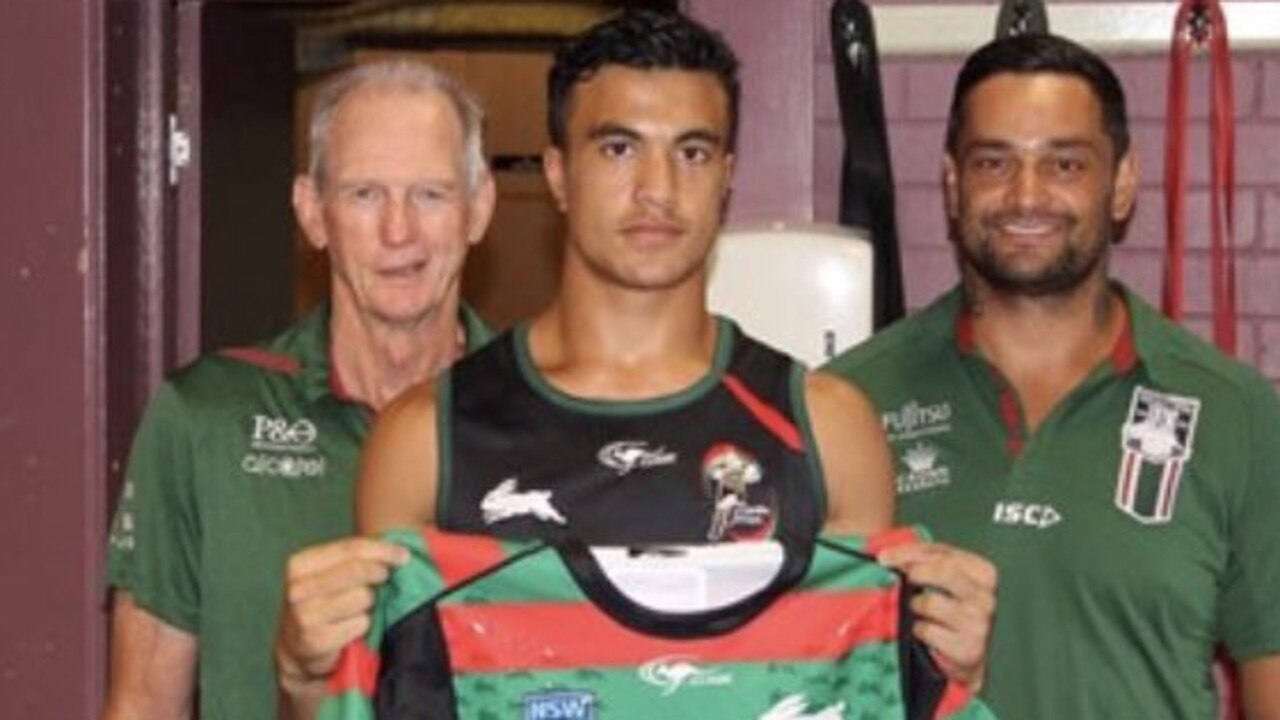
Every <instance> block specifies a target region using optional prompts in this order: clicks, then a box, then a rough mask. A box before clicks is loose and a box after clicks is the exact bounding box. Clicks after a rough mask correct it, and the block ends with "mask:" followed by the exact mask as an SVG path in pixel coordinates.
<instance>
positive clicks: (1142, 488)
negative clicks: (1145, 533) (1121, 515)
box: [1115, 386, 1200, 525]
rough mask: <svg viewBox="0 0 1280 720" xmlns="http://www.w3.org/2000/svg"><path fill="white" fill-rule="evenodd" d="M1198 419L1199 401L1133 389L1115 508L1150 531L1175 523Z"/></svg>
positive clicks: (1123, 434) (1122, 432)
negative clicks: (1175, 511) (1176, 510)
mask: <svg viewBox="0 0 1280 720" xmlns="http://www.w3.org/2000/svg"><path fill="white" fill-rule="evenodd" d="M1199 414H1200V401H1199V400H1198V399H1196V398H1191V397H1183V396H1180V395H1170V394H1169V393H1161V392H1156V391H1155V390H1151V389H1150V388H1145V387H1141V386H1139V387H1137V388H1135V389H1134V391H1133V399H1132V401H1131V402H1130V405H1129V417H1128V419H1127V420H1126V421H1125V423H1124V426H1123V427H1122V428H1121V430H1120V448H1121V450H1122V455H1121V459H1120V475H1119V477H1118V478H1117V480H1116V498H1115V503H1116V507H1118V508H1120V509H1121V510H1123V511H1125V512H1126V513H1128V514H1129V516H1131V517H1133V518H1134V519H1136V520H1138V521H1139V522H1141V523H1144V524H1148V525H1154V524H1163V523H1167V522H1169V521H1170V520H1171V519H1173V510H1174V505H1175V503H1176V501H1177V499H1178V486H1179V485H1180V484H1181V482H1182V473H1183V469H1184V468H1185V466H1186V464H1187V461H1188V460H1190V459H1191V451H1192V444H1193V442H1194V441H1195V433H1196V418H1197V417H1198V416H1199Z"/></svg>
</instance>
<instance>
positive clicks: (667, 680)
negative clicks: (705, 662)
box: [639, 655, 733, 697]
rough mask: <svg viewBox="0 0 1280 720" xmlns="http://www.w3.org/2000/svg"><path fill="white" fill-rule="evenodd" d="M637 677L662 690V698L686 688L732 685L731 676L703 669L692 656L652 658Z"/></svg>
mask: <svg viewBox="0 0 1280 720" xmlns="http://www.w3.org/2000/svg"><path fill="white" fill-rule="evenodd" d="M639 675H640V679H641V680H643V681H645V682H646V683H649V684H650V685H654V686H656V687H659V688H662V697H670V696H671V695H674V694H675V693H676V692H677V691H678V690H680V689H681V688H684V687H686V686H689V687H705V686H724V685H730V684H732V683H733V676H732V675H730V674H729V673H727V672H723V671H720V670H711V669H709V668H704V667H702V666H701V665H699V664H698V659H697V658H696V657H694V656H692V655H667V656H664V657H660V658H654V659H653V660H650V661H649V662H647V663H645V664H644V665H642V666H640V670H639Z"/></svg>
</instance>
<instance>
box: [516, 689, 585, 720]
mask: <svg viewBox="0 0 1280 720" xmlns="http://www.w3.org/2000/svg"><path fill="white" fill-rule="evenodd" d="M524 720H596V696H595V695H592V694H591V693H589V692H579V691H574V690H564V691H558V692H546V693H537V694H534V695H526V696H524Z"/></svg>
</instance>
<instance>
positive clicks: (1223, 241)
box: [1164, 0, 1236, 355]
mask: <svg viewBox="0 0 1280 720" xmlns="http://www.w3.org/2000/svg"><path fill="white" fill-rule="evenodd" d="M1197 48H1206V49H1207V50H1208V51H1209V57H1210V62H1211V76H1210V93H1211V99H1212V101H1211V103H1210V110H1209V133H1210V135H1211V139H1212V142H1211V143H1210V151H1209V152H1210V156H1209V161H1210V221H1211V223H1212V228H1211V230H1212V236H1211V239H1212V245H1211V246H1210V273H1211V285H1210V292H1211V293H1212V301H1213V306H1212V307H1213V339H1214V342H1216V343H1217V344H1218V347H1219V348H1220V349H1221V350H1222V351H1223V352H1225V353H1227V354H1229V355H1234V354H1235V352H1236V281H1235V214H1236V213H1235V92H1234V90H1233V89H1232V81H1231V50H1230V48H1229V46H1228V44H1227V21H1226V17H1225V16H1224V15H1223V12H1222V6H1221V4H1219V2H1218V0H1181V2H1179V4H1178V12H1177V16H1176V19H1175V20H1174V28H1173V48H1172V50H1171V64H1170V69H1169V108H1168V118H1167V120H1166V122H1167V125H1166V128H1165V169H1164V179H1165V184H1164V193H1165V224H1166V229H1167V232H1168V238H1167V242H1168V245H1167V246H1166V262H1165V278H1164V312H1165V314H1166V315H1168V316H1169V317H1171V318H1173V319H1174V320H1179V321H1180V320H1182V317H1183V307H1182V305H1183V303H1182V301H1183V295H1184V287H1183V261H1184V255H1185V253H1186V232H1187V228H1186V212H1185V204H1186V197H1187V167H1186V155H1187V84H1188V75H1189V71H1190V66H1191V58H1192V55H1193V53H1194V51H1195V50H1196V49H1197Z"/></svg>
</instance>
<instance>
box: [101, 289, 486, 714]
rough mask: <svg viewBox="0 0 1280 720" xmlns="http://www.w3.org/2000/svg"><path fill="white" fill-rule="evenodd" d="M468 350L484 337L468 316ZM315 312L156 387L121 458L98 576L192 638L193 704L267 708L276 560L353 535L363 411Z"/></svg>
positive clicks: (212, 709)
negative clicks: (345, 388)
mask: <svg viewBox="0 0 1280 720" xmlns="http://www.w3.org/2000/svg"><path fill="white" fill-rule="evenodd" d="M463 321H464V323H465V329H466V333H467V338H468V344H469V345H470V346H472V347H474V346H477V345H479V344H480V343H482V342H483V341H484V340H486V339H487V338H488V337H489V331H488V329H487V328H485V327H484V325H483V323H481V321H480V320H479V318H478V316H476V315H475V314H474V313H472V312H471V311H469V310H464V311H463ZM329 345H330V344H329V313H328V309H327V306H325V307H321V308H319V309H317V310H315V311H313V312H312V313H310V314H309V315H308V316H306V317H305V318H303V319H302V320H301V321H300V322H299V323H297V324H296V325H295V326H293V327H292V328H290V329H289V330H287V331H286V332H284V333H283V334H282V335H280V336H279V337H277V338H275V339H274V340H272V341H270V342H268V343H266V344H264V345H261V346H256V347H251V348H239V349H235V350H229V351H225V352H220V353H216V354H212V355H208V356H206V357H203V358H201V359H199V360H198V361H196V362H195V363H194V364H192V365H190V366H188V367H185V368H183V369H181V370H178V371H177V372H175V373H173V374H172V375H171V376H170V377H169V378H168V379H166V381H165V382H164V383H163V384H162V385H161V386H160V387H159V389H158V390H157V391H156V393H155V395H154V396H153V398H152V400H151V403H150V406H149V407H148V409H147V411H146V414H145V415H144V417H143V419H142V422H141V424H140V426H139V428H138V432H137V435H136V436H135V438H134V443H133V448H132V450H131V452H130V455H129V467H128V471H127V473H126V476H125V485H124V488H123V490H122V493H121V498H120V503H119V507H118V509H117V513H116V517H115V520H114V522H113V525H112V530H111V537H110V541H109V548H108V551H109V552H108V569H107V580H108V582H109V583H110V584H111V585H112V586H113V587H116V588H120V589H124V590H128V591H129V592H130V593H131V594H132V595H133V597H134V600H135V601H136V602H137V604H138V605H139V606H140V607H142V608H144V609H146V610H147V611H148V612H151V613H153V614H154V615H155V616H156V617H158V618H160V619H161V620H163V621H164V622H166V623H168V624H170V625H173V626H174V627H177V628H180V629H182V630H185V631H187V632H189V633H192V634H194V635H196V636H198V638H199V653H200V655H199V678H198V681H199V694H200V702H199V705H200V715H201V717H202V718H205V720H219V719H222V718H227V719H234V720H247V719H250V718H253V719H256V718H273V717H275V715H276V695H277V691H276V683H275V670H274V667H273V663H272V655H271V649H272V644H273V640H274V637H275V630H276V624H277V621H278V618H279V608H280V603H281V590H282V587H283V583H284V580H283V576H284V563H285V559H286V558H287V557H288V556H289V555H290V554H291V553H293V552H294V551H296V550H298V549H299V548H302V547H304V546H307V545H310V544H314V543H318V542H323V541H327V540H331V539H334V538H338V537H342V536H346V535H350V534H351V533H352V532H353V531H354V516H353V498H352V493H353V489H354V485H355V478H356V460H357V456H358V454H359V452H360V446H361V444H362V442H363V440H364V437H365V435H366V433H367V431H368V429H369V424H370V420H371V417H372V416H371V412H370V411H369V409H368V408H366V407H365V406H363V405H361V404H358V403H355V402H352V401H350V400H349V399H347V398H346V397H345V396H344V394H343V393H342V391H341V383H340V382H339V381H338V379H337V377H336V376H335V375H334V374H333V373H332V367H331V365H330V353H329V350H330V347H329Z"/></svg>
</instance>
